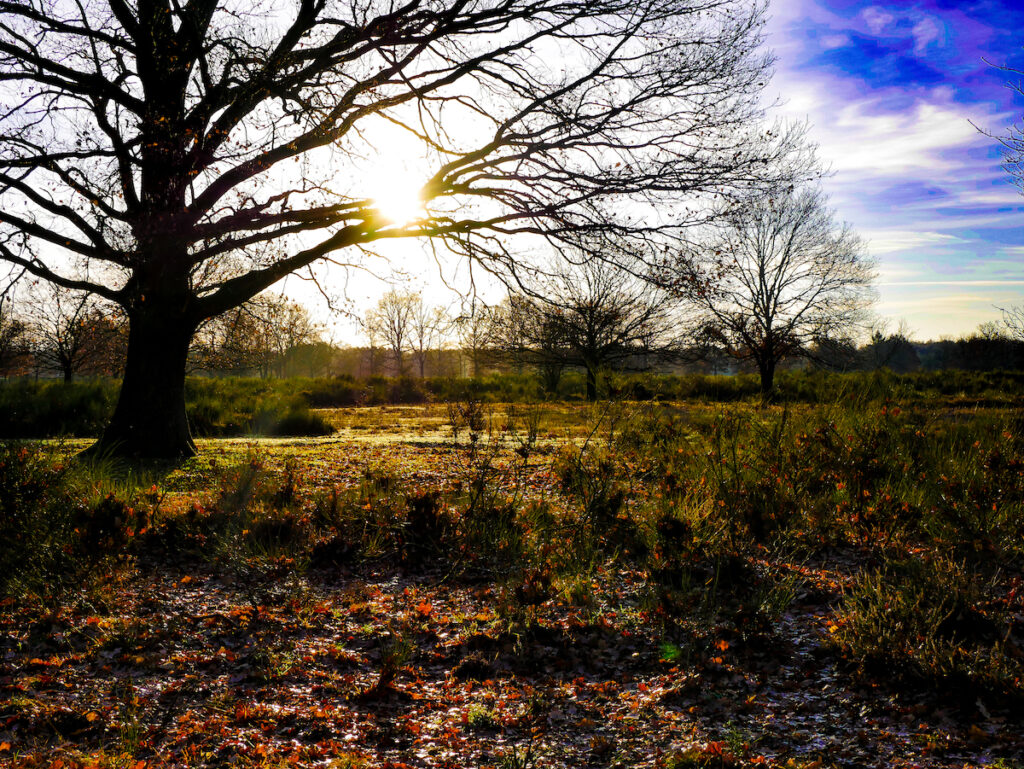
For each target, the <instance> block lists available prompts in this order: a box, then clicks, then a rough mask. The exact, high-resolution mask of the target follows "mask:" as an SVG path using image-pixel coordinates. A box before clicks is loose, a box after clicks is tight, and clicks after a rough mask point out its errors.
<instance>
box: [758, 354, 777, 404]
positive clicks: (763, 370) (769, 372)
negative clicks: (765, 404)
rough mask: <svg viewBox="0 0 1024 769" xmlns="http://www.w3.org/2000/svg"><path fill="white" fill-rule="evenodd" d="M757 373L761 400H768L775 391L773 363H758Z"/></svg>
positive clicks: (767, 361) (771, 361) (768, 361)
mask: <svg viewBox="0 0 1024 769" xmlns="http://www.w3.org/2000/svg"><path fill="white" fill-rule="evenodd" d="M757 372H758V374H760V376H761V400H764V401H767V400H770V399H771V396H772V392H773V391H774V390H775V361H774V360H771V359H768V360H764V361H758V364H757Z"/></svg>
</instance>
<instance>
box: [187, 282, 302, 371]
mask: <svg viewBox="0 0 1024 769" xmlns="http://www.w3.org/2000/svg"><path fill="white" fill-rule="evenodd" d="M321 331H322V329H321V328H320V326H319V325H317V324H316V323H314V322H313V319H312V318H311V317H310V315H309V312H308V311H307V310H306V308H305V307H303V306H302V305H300V304H298V303H297V302H294V301H292V300H290V299H288V298H287V297H285V296H283V295H281V294H261V295H259V296H256V297H253V298H252V299H250V300H249V301H247V302H245V303H244V304H242V305H240V306H239V307H236V308H235V309H234V310H231V311H230V312H227V313H224V314H222V315H219V316H217V317H216V318H213V319H211V320H210V321H209V322H207V323H206V324H204V327H203V328H202V329H201V330H200V332H199V334H197V336H196V339H195V343H194V344H193V350H192V352H193V358H194V362H195V367H196V368H200V369H206V370H220V371H235V372H241V371H255V372H257V373H258V374H259V375H260V376H261V377H264V378H266V377H270V376H273V375H277V376H282V375H283V374H284V367H285V362H286V358H287V355H288V353H289V351H290V350H293V349H295V348H296V347H299V346H302V345H310V344H316V343H318V342H320V341H322V340H321Z"/></svg>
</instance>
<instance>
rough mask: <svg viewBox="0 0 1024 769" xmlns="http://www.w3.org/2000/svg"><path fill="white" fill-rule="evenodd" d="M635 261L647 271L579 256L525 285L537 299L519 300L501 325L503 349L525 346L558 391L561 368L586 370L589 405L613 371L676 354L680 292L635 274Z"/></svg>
mask: <svg viewBox="0 0 1024 769" xmlns="http://www.w3.org/2000/svg"><path fill="white" fill-rule="evenodd" d="M630 262H632V266H633V268H634V269H635V270H641V269H644V268H645V266H646V261H645V260H640V259H636V257H635V255H634V256H633V258H632V259H631V260H630V259H629V258H628V257H627V256H626V255H619V256H618V258H617V259H616V262H615V263H613V262H609V261H606V260H604V259H597V258H592V257H589V256H588V255H587V254H586V253H578V254H574V255H571V256H569V257H568V258H565V259H560V260H558V261H556V262H555V263H554V265H553V266H552V267H551V268H550V269H549V270H548V271H546V272H545V273H543V274H538V275H537V276H535V277H534V278H532V279H531V280H529V281H524V282H525V283H526V286H527V288H528V290H529V292H530V294H531V295H532V296H530V297H515V298H513V300H512V301H511V302H510V305H509V306H510V307H511V308H512V309H513V310H514V316H515V317H514V318H512V319H510V321H513V322H506V323H501V324H499V328H500V329H501V330H502V334H503V340H504V342H503V346H504V347H505V349H512V348H513V347H519V349H520V354H521V355H522V356H523V357H524V359H526V360H528V361H530V362H531V363H533V364H534V365H536V366H537V367H538V368H539V369H540V371H541V373H542V376H543V377H544V379H545V383H546V386H547V387H549V388H550V387H552V386H557V381H558V374H559V373H560V371H561V368H564V367H565V366H580V367H581V368H583V369H584V370H585V372H586V387H587V389H586V394H587V399H588V400H595V399H596V398H597V395H598V381H599V378H600V376H601V375H602V374H603V373H604V372H605V371H607V370H610V369H615V368H620V369H621V368H630V369H646V368H650V366H652V365H653V364H655V363H657V362H659V361H664V360H667V359H670V358H672V357H675V355H676V354H677V353H678V352H679V345H678V341H679V334H678V331H679V322H680V318H679V314H678V313H679V310H680V307H679V301H678V294H673V293H669V292H666V291H664V290H662V289H661V288H658V287H657V286H656V285H655V284H654V283H652V282H651V281H649V280H647V279H646V278H644V277H640V276H638V275H637V274H635V273H634V272H630V271H629V270H628V269H626V268H625V266H626V265H628V264H629V263H630ZM623 263H626V264H625V265H624V264H623ZM510 335H511V336H510Z"/></svg>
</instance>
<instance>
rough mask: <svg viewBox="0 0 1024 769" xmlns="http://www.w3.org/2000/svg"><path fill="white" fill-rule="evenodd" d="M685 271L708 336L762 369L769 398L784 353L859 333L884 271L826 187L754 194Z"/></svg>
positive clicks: (685, 263)
mask: <svg viewBox="0 0 1024 769" xmlns="http://www.w3.org/2000/svg"><path fill="white" fill-rule="evenodd" d="M677 269H678V270H679V280H678V282H677V284H676V285H677V287H678V288H679V290H680V292H681V293H682V294H683V295H684V296H685V297H686V298H687V299H688V300H689V301H690V302H692V304H693V305H694V307H695V308H697V309H698V315H699V323H700V325H701V326H702V328H703V329H704V331H705V333H707V334H708V335H710V336H712V337H716V338H717V339H718V340H719V341H720V342H721V344H723V345H724V346H725V347H726V349H728V350H729V352H730V353H731V354H732V355H733V356H735V357H736V358H739V359H744V360H749V361H752V362H753V363H754V364H755V365H756V366H757V371H758V374H760V377H761V393H762V395H763V396H765V397H767V396H768V395H769V394H770V393H771V392H772V390H773V388H774V386H775V370H776V367H777V366H778V364H779V362H780V361H781V360H782V359H783V358H786V357H812V356H813V351H814V349H815V347H816V346H822V345H826V344H828V342H829V341H830V340H833V339H845V338H849V337H850V336H851V333H852V331H853V330H854V329H856V328H857V327H858V326H859V325H860V324H861V323H862V322H863V320H864V317H865V315H864V310H865V308H866V306H867V304H868V303H869V302H870V301H871V298H872V293H871V281H872V280H873V278H874V274H875V273H874V265H873V263H872V262H871V260H870V259H869V258H868V257H867V255H866V254H865V251H864V246H863V244H862V242H861V240H860V239H859V238H858V237H857V236H856V235H855V234H854V233H853V232H852V231H851V230H850V228H849V227H848V226H847V225H840V224H837V223H836V221H835V219H834V216H833V213H832V211H831V210H829V208H828V207H827V206H826V198H825V194H824V193H823V192H822V191H821V190H820V189H817V188H808V189H791V188H790V189H778V190H775V191H773V192H771V193H770V194H759V195H754V196H751V197H750V198H749V199H748V200H747V201H745V203H744V204H742V205H737V206H734V207H732V208H731V209H730V210H728V211H725V212H723V216H722V218H721V220H720V221H719V222H718V224H717V225H716V226H714V227H713V228H709V230H708V232H707V238H706V240H705V242H704V244H703V245H702V246H701V248H700V249H699V250H694V251H691V252H690V253H688V254H687V255H686V256H685V258H684V259H682V260H681V262H680V264H679V265H677Z"/></svg>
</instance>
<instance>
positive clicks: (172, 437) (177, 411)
mask: <svg viewBox="0 0 1024 769" xmlns="http://www.w3.org/2000/svg"><path fill="white" fill-rule="evenodd" d="M193 331H194V326H193V324H191V323H190V322H189V321H188V320H186V319H185V318H182V317H175V316H173V315H171V316H168V314H167V313H161V312H154V311H150V312H145V311H143V312H138V313H134V314H133V315H132V316H130V318H129V331H128V355H127V359H126V361H125V371H124V380H123V381H122V383H121V392H120V394H119V396H118V399H117V406H116V408H115V409H114V415H113V416H112V417H111V419H110V423H109V424H108V425H107V428H106V430H104V431H103V435H102V437H101V438H100V439H99V441H97V442H96V443H95V444H94V445H93V446H92V447H91V448H90V449H88V453H90V454H93V455H96V456H114V457H122V458H125V459H131V460H138V459H165V460H174V459H183V458H186V457H191V456H194V455H195V453H196V446H195V443H194V442H193V441H192V434H191V431H190V430H189V426H188V418H187V417H186V415H185V366H186V358H187V356H188V348H189V343H190V342H191V340H192V333H193Z"/></svg>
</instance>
